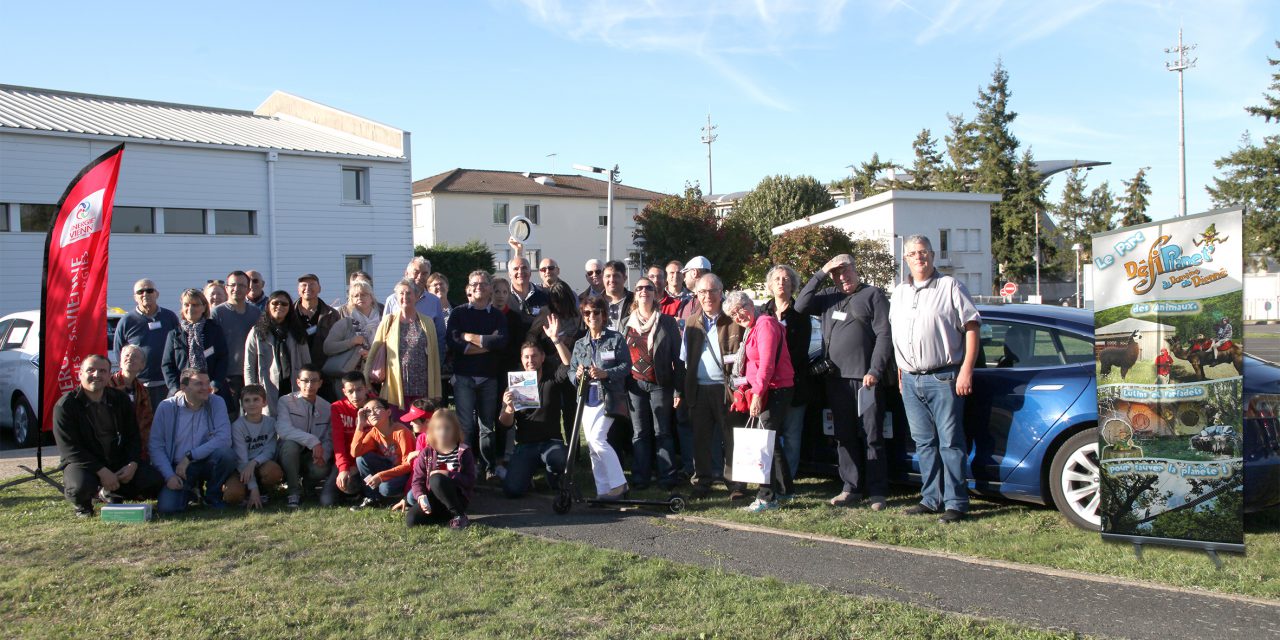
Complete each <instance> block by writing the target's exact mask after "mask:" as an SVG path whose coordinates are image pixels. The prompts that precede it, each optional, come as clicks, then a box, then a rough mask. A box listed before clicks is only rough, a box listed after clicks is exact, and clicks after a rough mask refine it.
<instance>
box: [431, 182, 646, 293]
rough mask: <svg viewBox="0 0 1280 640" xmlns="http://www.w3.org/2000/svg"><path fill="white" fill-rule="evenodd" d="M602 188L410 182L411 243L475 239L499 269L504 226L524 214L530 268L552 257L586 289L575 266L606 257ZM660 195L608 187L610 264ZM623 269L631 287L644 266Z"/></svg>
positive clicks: (503, 263) (623, 255)
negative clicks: (639, 218) (638, 216)
mask: <svg viewBox="0 0 1280 640" xmlns="http://www.w3.org/2000/svg"><path fill="white" fill-rule="evenodd" d="M608 188H609V185H608V183H607V182H605V181H604V180H596V179H594V178H588V177H585V176H580V175H563V174H545V173H520V172H517V171H487V170H478V169H453V170H450V171H446V172H444V173H441V174H437V175H434V176H431V177H430V178H424V179H422V180H418V181H415V182H414V183H413V241H414V244H420V245H423V246H427V247H430V246H434V245H436V244H439V243H445V244H449V245H460V244H465V243H466V242H468V241H471V240H478V241H480V242H482V243H483V244H484V245H485V246H487V247H489V248H490V249H491V250H492V251H493V253H494V256H495V258H496V262H497V264H496V268H497V269H498V271H500V272H505V271H506V268H507V260H509V259H510V258H511V255H510V253H511V248H510V247H509V246H508V245H507V238H508V237H509V232H508V228H507V224H508V223H509V222H510V221H511V220H512V219H513V218H515V217H516V216H524V217H526V218H528V219H529V220H530V221H531V222H533V223H534V227H533V234H532V236H531V237H530V238H529V241H528V242H525V244H524V249H525V257H526V258H528V259H529V262H530V263H531V264H532V265H533V268H534V269H537V267H538V262H539V261H540V260H541V259H542V258H553V259H555V260H556V262H558V263H559V264H560V275H561V277H562V278H563V279H564V280H565V281H566V282H568V283H569V284H570V285H572V286H573V289H574V290H575V291H581V290H582V289H583V288H585V287H586V284H587V283H586V280H585V279H584V275H583V273H582V266H583V265H584V264H586V262H587V260H590V259H592V258H598V259H601V260H603V259H604V258H605V237H606V236H605V218H606V212H607V206H606V205H607V198H606V195H607V191H608ZM663 197H666V194H663V193H658V192H656V191H649V190H647V189H638V188H636V187H629V186H626V185H622V184H618V185H614V189H613V215H614V218H613V258H614V259H615V260H626V259H627V257H628V256H630V255H631V252H632V251H634V250H635V243H634V242H633V240H632V237H631V234H632V233H633V232H634V231H635V217H636V214H638V213H640V212H641V211H643V210H644V207H645V205H647V204H649V202H650V201H652V200H656V199H659V198H663ZM628 265H629V266H630V267H632V270H631V274H630V276H631V277H630V281H632V282H634V279H635V277H636V274H637V271H636V268H639V267H642V266H643V265H632V264H630V263H628ZM538 281H539V280H538V279H537V278H535V279H534V282H538ZM454 286H457V285H454Z"/></svg>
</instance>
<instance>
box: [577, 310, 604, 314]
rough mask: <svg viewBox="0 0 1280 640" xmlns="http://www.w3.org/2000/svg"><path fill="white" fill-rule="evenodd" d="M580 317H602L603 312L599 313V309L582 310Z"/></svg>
mask: <svg viewBox="0 0 1280 640" xmlns="http://www.w3.org/2000/svg"><path fill="white" fill-rule="evenodd" d="M582 315H584V316H603V315H604V311H601V310H599V309H586V310H584V311H583V312H582Z"/></svg>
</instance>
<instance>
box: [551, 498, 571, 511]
mask: <svg viewBox="0 0 1280 640" xmlns="http://www.w3.org/2000/svg"><path fill="white" fill-rule="evenodd" d="M572 506H573V500H572V499H570V498H569V496H567V495H565V494H563V493H561V494H559V495H557V496H556V498H555V500H553V501H552V502H551V510H552V511H555V512H556V513H557V514H559V515H564V514H566V513H569V508H570V507H572Z"/></svg>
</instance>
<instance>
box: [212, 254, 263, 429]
mask: <svg viewBox="0 0 1280 640" xmlns="http://www.w3.org/2000/svg"><path fill="white" fill-rule="evenodd" d="M227 295H229V296H230V299H229V300H227V301H226V302H224V303H222V304H220V305H218V306H216V307H214V308H213V319H214V320H216V321H217V322H218V324H219V325H222V335H223V336H225V337H226V339H227V351H229V352H230V355H231V360H230V364H229V365H228V366H227V379H226V380H224V381H218V388H219V389H221V390H223V396H222V399H223V400H226V402H227V410H228V411H229V412H230V418H231V420H233V421H234V420H235V419H236V416H238V415H240V389H241V388H242V387H244V343H245V340H246V339H247V338H248V337H249V332H250V331H253V325H255V324H257V323H258V318H259V317H260V316H261V315H262V309H259V308H258V307H256V306H254V305H252V304H249V303H248V302H247V301H246V299H245V297H246V296H248V295H249V276H248V275H247V274H245V272H243V271H232V272H231V273H229V274H227Z"/></svg>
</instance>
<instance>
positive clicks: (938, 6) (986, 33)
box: [889, 0, 1107, 47]
mask: <svg viewBox="0 0 1280 640" xmlns="http://www.w3.org/2000/svg"><path fill="white" fill-rule="evenodd" d="M1106 1H1107V0H1087V1H1082V0H1038V1H1035V2H1025V1H1024V2H1006V1H1005V0H988V1H984V2H965V1H964V0H915V1H914V2H913V3H912V4H908V3H907V2H906V1H905V0H893V1H892V2H890V4H889V8H890V9H891V10H893V9H903V10H906V11H909V12H911V13H913V14H915V15H916V16H918V17H920V18H922V19H923V21H924V22H925V23H926V24H925V25H924V28H923V29H921V31H920V33H918V34H916V44H928V43H930V42H932V41H934V40H938V39H940V38H944V37H947V36H954V35H957V34H969V35H975V36H983V37H987V38H998V39H1000V40H1002V41H1005V42H1008V43H1009V45H1010V46H1011V47H1012V46H1018V45H1020V44H1024V43H1028V42H1033V41H1036V40H1039V39H1041V38H1044V37H1047V36H1049V35H1052V34H1053V33H1055V32H1057V31H1058V30H1060V29H1062V28H1063V27H1066V26H1067V25H1069V24H1071V23H1073V22H1075V21H1076V20H1079V19H1080V18H1082V17H1084V16H1086V15H1088V14H1089V13H1092V12H1093V11H1094V10H1095V9H1097V8H1098V7H1099V6H1101V5H1102V4H1104V3H1105V2H1106Z"/></svg>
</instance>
